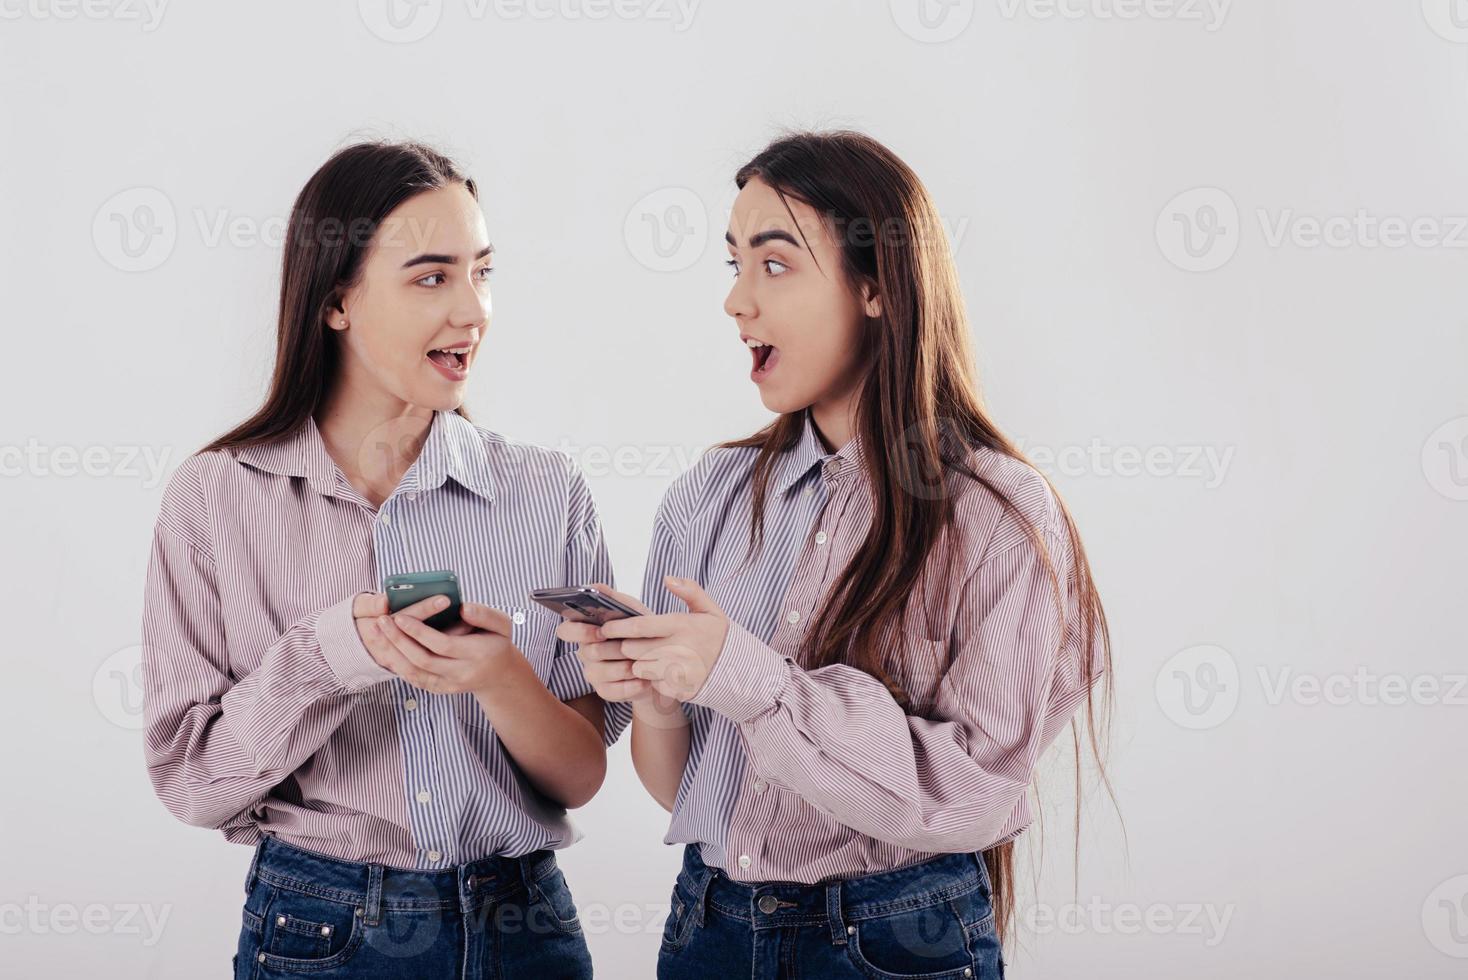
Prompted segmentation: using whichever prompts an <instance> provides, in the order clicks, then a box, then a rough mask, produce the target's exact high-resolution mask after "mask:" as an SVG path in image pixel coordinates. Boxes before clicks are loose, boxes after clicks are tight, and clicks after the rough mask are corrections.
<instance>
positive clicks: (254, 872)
mask: <svg viewBox="0 0 1468 980" xmlns="http://www.w3.org/2000/svg"><path fill="white" fill-rule="evenodd" d="M265 839H266V835H265V833H264V832H263V831H262V832H261V834H260V840H259V841H258V842H257V843H256V844H255V853H254V854H252V855H251V856H250V871H249V873H248V874H246V875H245V894H246V895H249V894H250V892H252V891H254V890H255V878H256V877H257V876H258V875H259V872H260V852H261V851H263V850H264V849H265Z"/></svg>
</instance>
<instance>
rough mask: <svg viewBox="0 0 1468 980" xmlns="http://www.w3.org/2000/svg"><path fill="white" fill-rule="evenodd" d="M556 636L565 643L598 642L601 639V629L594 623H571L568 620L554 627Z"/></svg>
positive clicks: (583, 643) (582, 643)
mask: <svg viewBox="0 0 1468 980" xmlns="http://www.w3.org/2000/svg"><path fill="white" fill-rule="evenodd" d="M556 638H557V639H559V640H564V641H565V642H567V643H578V644H581V645H583V646H584V645H585V644H588V643H600V642H601V641H602V639H603V637H602V635H601V630H599V629H597V628H596V624H594V623H573V622H570V621H569V620H568V621H566V622H563V623H561V625H559V626H557V627H556Z"/></svg>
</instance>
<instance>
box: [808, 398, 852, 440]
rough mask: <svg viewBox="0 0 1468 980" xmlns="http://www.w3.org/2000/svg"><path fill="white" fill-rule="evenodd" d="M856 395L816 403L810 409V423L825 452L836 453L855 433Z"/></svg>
mask: <svg viewBox="0 0 1468 980" xmlns="http://www.w3.org/2000/svg"><path fill="white" fill-rule="evenodd" d="M856 406H857V398H856V393H855V392H851V393H848V394H845V395H841V396H839V397H837V398H832V399H828V400H826V401H822V402H817V403H816V404H814V405H812V406H811V407H810V417H811V421H812V422H814V423H815V427H816V435H817V436H819V437H820V440H821V443H822V445H824V446H825V447H826V451H827V452H831V453H838V452H840V451H841V450H842V449H843V448H844V447H845V446H846V444H847V443H848V442H850V441H851V435H852V433H854V432H855V431H856Z"/></svg>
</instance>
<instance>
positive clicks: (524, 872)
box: [509, 851, 542, 902]
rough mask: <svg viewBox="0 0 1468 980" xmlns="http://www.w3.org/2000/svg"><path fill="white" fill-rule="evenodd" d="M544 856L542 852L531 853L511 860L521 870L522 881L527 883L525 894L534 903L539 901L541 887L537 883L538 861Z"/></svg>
mask: <svg viewBox="0 0 1468 980" xmlns="http://www.w3.org/2000/svg"><path fill="white" fill-rule="evenodd" d="M541 856H542V852H541V851H531V852H530V853H529V854H522V855H521V856H520V857H517V858H510V859H509V860H512V861H514V862H515V866H516V867H517V868H519V869H520V880H521V881H522V882H524V883H525V894H527V895H529V896H530V900H531V901H532V902H534V901H537V900H538V899H539V898H540V897H541V895H540V886H539V885H538V884H536V882H535V863H536V859H537V858H539V857H541Z"/></svg>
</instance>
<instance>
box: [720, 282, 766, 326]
mask: <svg viewBox="0 0 1468 980" xmlns="http://www.w3.org/2000/svg"><path fill="white" fill-rule="evenodd" d="M753 290H754V284H753V283H751V282H749V281H747V280H746V279H745V278H744V277H742V276H741V277H739V278H736V279H735V280H734V285H733V286H731V287H729V295H728V296H725V297H724V312H725V313H727V314H729V315H730V316H731V317H733V318H734V319H736V320H749V319H752V318H754V317H756V316H758V315H759V307H757V306H756V305H755V302H754V292H753Z"/></svg>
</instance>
